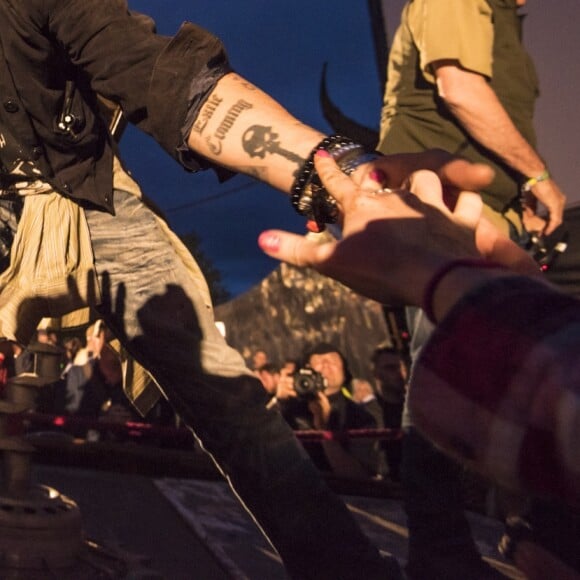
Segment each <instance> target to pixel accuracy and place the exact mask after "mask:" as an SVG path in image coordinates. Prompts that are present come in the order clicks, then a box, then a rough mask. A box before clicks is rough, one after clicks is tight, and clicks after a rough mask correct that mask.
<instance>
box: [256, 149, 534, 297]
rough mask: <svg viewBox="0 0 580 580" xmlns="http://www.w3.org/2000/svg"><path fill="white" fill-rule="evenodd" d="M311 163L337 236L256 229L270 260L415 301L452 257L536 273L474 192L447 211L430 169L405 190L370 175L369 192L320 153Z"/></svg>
mask: <svg viewBox="0 0 580 580" xmlns="http://www.w3.org/2000/svg"><path fill="white" fill-rule="evenodd" d="M315 163H316V169H317V171H318V173H319V175H320V178H321V180H322V182H323V183H324V185H325V187H326V189H327V190H328V192H329V193H330V194H331V195H332V196H333V197H334V198H335V199H336V200H337V202H338V204H339V207H340V209H341V212H342V215H343V224H342V225H343V239H342V240H341V241H339V242H337V241H333V242H327V243H323V244H318V243H316V242H315V241H313V240H311V239H309V238H305V237H303V236H298V235H294V234H289V233H287V232H282V231H278V230H270V231H267V232H264V233H262V235H261V236H260V239H259V245H260V247H261V248H262V249H263V250H264V251H265V252H266V253H267V254H268V255H270V256H272V257H274V258H277V259H279V260H283V261H286V262H289V263H291V264H294V265H297V266H310V267H313V268H315V269H317V270H318V271H320V272H321V273H323V274H326V275H328V276H330V277H332V278H335V279H337V280H339V281H341V282H343V283H344V284H346V285H348V286H350V287H351V288H353V289H354V290H355V291H357V292H359V293H361V294H363V295H365V296H368V297H370V298H373V299H375V300H378V301H380V302H383V303H389V304H394V303H402V304H416V305H420V304H421V301H422V297H423V292H424V289H425V287H426V285H427V284H428V281H429V280H430V278H431V276H432V275H433V273H434V272H435V271H436V270H437V269H438V268H439V267H440V266H441V265H442V264H444V263H446V262H448V261H449V260H453V259H456V258H465V257H476V256H479V255H483V256H485V257H487V258H490V259H493V260H495V261H500V262H501V263H503V264H506V265H509V266H510V267H515V268H516V269H518V270H519V271H525V272H526V273H532V272H536V271H537V267H536V265H535V264H534V262H533V261H532V260H531V258H529V257H528V255H527V254H526V253H525V252H523V251H522V250H521V249H519V248H518V247H517V246H516V245H515V244H513V243H512V242H510V241H509V240H508V239H506V238H504V237H502V236H501V235H500V234H499V232H497V230H495V228H494V227H493V226H492V225H491V224H490V223H489V222H486V221H485V220H483V219H482V218H481V207H482V205H481V199H480V197H479V195H477V194H475V193H471V192H467V191H464V192H461V193H460V194H459V195H458V196H457V197H456V203H455V207H454V210H453V211H451V210H449V209H448V208H447V206H446V205H445V203H444V202H443V191H442V186H441V182H440V180H439V179H438V178H437V176H436V175H435V174H434V173H432V172H430V171H418V172H415V173H414V174H412V176H411V178H410V179H409V180H408V188H407V189H398V190H389V189H384V188H382V187H377V184H376V181H375V191H370V190H369V189H368V185H365V188H363V187H362V186H359V185H357V184H356V183H355V182H354V181H353V180H352V179H350V178H349V177H347V176H345V175H344V174H343V173H342V172H341V171H340V170H339V169H338V167H337V165H336V163H335V162H334V161H333V160H332V159H331V158H329V157H326V156H325V154H324V153H319V154H318V155H317V156H316V158H315ZM462 163H465V162H462ZM455 169H456V168H455ZM400 175H401V176H402V175H403V172H402V171H401V173H400Z"/></svg>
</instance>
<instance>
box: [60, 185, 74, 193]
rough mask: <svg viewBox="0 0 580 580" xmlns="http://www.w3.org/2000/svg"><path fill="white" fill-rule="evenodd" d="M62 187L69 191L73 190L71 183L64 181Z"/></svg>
mask: <svg viewBox="0 0 580 580" xmlns="http://www.w3.org/2000/svg"><path fill="white" fill-rule="evenodd" d="M62 188H63V189H64V190H65V191H66V192H67V193H70V192H71V191H72V187H71V186H70V183H63V184H62Z"/></svg>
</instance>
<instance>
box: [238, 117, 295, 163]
mask: <svg viewBox="0 0 580 580" xmlns="http://www.w3.org/2000/svg"><path fill="white" fill-rule="evenodd" d="M242 147H243V148H244V151H245V152H246V153H247V154H248V155H249V156H250V157H258V158H260V159H264V158H265V157H266V154H270V155H281V156H282V157H285V158H286V159H288V160H289V161H292V162H293V163H296V164H297V168H296V170H295V171H294V173H295V174H296V172H297V171H299V169H300V168H301V167H302V166H303V165H304V163H305V162H306V159H304V158H303V157H300V155H297V154H296V153H294V152H293V151H288V150H287V149H283V148H282V147H281V146H280V139H279V135H278V133H276V132H274V131H273V130H272V127H265V126H264V125H252V126H251V127H249V128H248V129H246V131H245V132H244V134H243V136H242Z"/></svg>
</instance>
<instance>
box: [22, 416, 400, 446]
mask: <svg viewBox="0 0 580 580" xmlns="http://www.w3.org/2000/svg"><path fill="white" fill-rule="evenodd" d="M22 419H23V421H24V422H25V423H26V430H27V431H29V432H30V431H34V430H35V428H38V427H41V426H42V427H51V428H57V429H58V430H59V431H64V432H74V431H76V430H79V429H86V430H89V429H92V430H95V431H99V432H104V433H121V434H126V435H129V436H132V437H135V438H140V437H149V436H150V437H157V438H160V439H165V440H173V441H175V440H179V441H182V440H185V439H186V438H187V439H188V440H189V439H190V438H191V432H190V431H189V429H187V428H185V427H166V426H163V425H155V424H151V423H140V422H136V421H128V422H126V423H114V422H111V421H102V420H101V421H99V420H97V419H89V418H87V417H80V416H76V415H47V414H44V413H35V412H30V413H26V414H25V415H23V416H22ZM294 433H295V435H296V437H297V438H298V439H299V440H300V441H306V442H316V441H347V440H349V439H373V440H377V441H396V440H398V439H400V438H401V437H402V432H401V430H400V429H351V430H348V431H315V430H312V431H295V432H294Z"/></svg>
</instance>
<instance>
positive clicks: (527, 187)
mask: <svg viewBox="0 0 580 580" xmlns="http://www.w3.org/2000/svg"><path fill="white" fill-rule="evenodd" d="M548 179H551V176H550V172H549V171H548V170H547V169H544V171H542V173H540V174H539V175H536V176H535V177H530V178H529V179H528V180H527V181H525V182H524V183H523V184H522V186H521V188H520V189H521V192H522V193H527V192H528V191H532V188H533V187H534V185H536V184H537V183H540V181H547V180H548Z"/></svg>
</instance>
